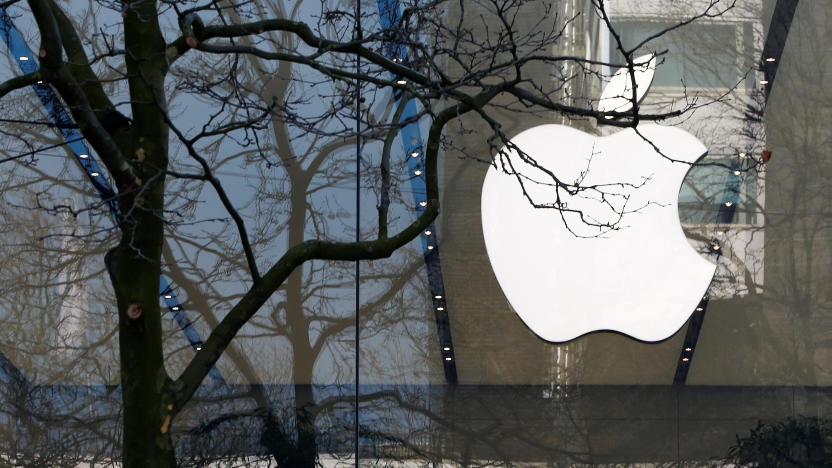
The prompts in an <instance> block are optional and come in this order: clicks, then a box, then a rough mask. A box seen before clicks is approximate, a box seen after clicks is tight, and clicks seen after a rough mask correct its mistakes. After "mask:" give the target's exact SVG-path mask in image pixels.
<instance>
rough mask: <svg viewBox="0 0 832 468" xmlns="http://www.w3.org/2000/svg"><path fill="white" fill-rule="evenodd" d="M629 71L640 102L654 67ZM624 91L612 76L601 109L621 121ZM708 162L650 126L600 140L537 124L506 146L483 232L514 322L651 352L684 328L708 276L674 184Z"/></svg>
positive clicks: (489, 179)
mask: <svg viewBox="0 0 832 468" xmlns="http://www.w3.org/2000/svg"><path fill="white" fill-rule="evenodd" d="M635 62H636V63H640V64H643V66H641V67H637V68H636V82H637V88H636V89H637V91H638V93H637V99H639V100H640V99H641V98H643V96H644V94H645V93H646V91H647V89H648V87H649V85H650V82H651V81H652V75H653V71H654V69H655V57H652V56H645V57H639V58H637V59H635ZM631 82H632V81H631V77H630V74H629V73H628V72H627V69H626V68H624V69H622V70H619V71H618V72H617V73H616V74H615V75H614V76H613V78H612V79H611V80H610V84H609V85H608V86H607V88H605V90H604V92H603V93H602V95H601V100H600V102H599V110H603V111H619V112H624V111H626V110H628V109H629V106H631V102H630V100H628V99H627V98H626V96H628V95H629V96H632V88H630V87H629V83H631ZM518 149H519V150H520V151H518ZM706 152H707V149H706V148H705V146H704V145H703V144H702V143H701V142H700V141H699V140H698V139H696V138H695V137H694V136H693V135H691V134H689V133H687V132H686V131H684V130H682V129H679V128H675V127H668V126H660V125H653V124H650V125H639V126H638V132H636V131H635V130H633V129H631V128H628V129H625V130H623V131H619V132H617V133H614V134H612V135H610V136H605V137H598V136H594V135H590V134H587V133H584V132H581V131H579V130H575V129H573V128H570V127H566V126H563V125H540V126H537V127H534V128H531V129H528V130H525V131H523V132H521V133H520V134H518V135H517V136H516V137H514V138H512V139H511V143H510V144H509V145H507V147H505V148H503V150H502V151H501V152H500V154H498V156H497V158H496V159H495V161H496V164H495V165H492V166H491V167H490V168H489V169H488V172H487V174H486V176H485V182H484V183H483V187H482V225H483V234H484V238H485V246H486V250H487V252H488V257H489V259H490V261H491V265H492V268H493V270H494V273H495V275H496V277H497V281H498V282H499V284H500V287H501V288H502V290H503V292H504V293H505V296H506V298H507V299H508V301H509V303H510V304H511V306H512V308H513V309H514V311H515V312H516V313H517V315H519V316H520V318H521V319H522V320H523V322H525V323H526V325H527V326H528V327H529V328H530V329H531V330H532V331H533V332H534V333H536V334H537V335H538V336H540V337H541V338H543V339H544V340H547V341H552V342H563V341H569V340H572V339H574V338H576V337H578V336H581V335H583V334H586V333H589V332H592V331H598V330H612V331H618V332H621V333H624V334H627V335H629V336H631V337H633V338H636V339H639V340H642V341H660V340H664V339H666V338H668V337H670V336H671V335H673V334H674V333H675V332H676V331H677V330H678V329H679V328H680V327H681V326H682V325H684V323H685V321H686V320H687V319H688V317H689V316H690V314H691V313H692V312H693V311H694V309H695V308H696V306H697V304H698V303H699V301H700V300H701V299H702V296H703V295H704V294H705V292H706V291H707V288H708V286H709V284H710V282H711V279H712V277H713V275H714V272H715V270H716V265H714V264H712V263H711V262H709V261H708V260H706V259H704V258H702V257H701V256H699V254H698V253H697V252H696V251H695V250H694V249H693V248H692V247H691V246H690V244H689V243H688V241H687V239H686V238H685V235H684V233H683V232H682V227H681V224H680V222H679V213H678V196H679V189H680V187H681V185H682V181H683V179H684V177H685V175H686V174H687V172H688V170H689V169H690V164H691V163H694V162H696V161H697V160H698V159H700V158H701V157H702V156H704V155H705V153H706ZM495 166H496V167H495ZM555 178H557V181H560V182H561V185H558V184H556V183H555Z"/></svg>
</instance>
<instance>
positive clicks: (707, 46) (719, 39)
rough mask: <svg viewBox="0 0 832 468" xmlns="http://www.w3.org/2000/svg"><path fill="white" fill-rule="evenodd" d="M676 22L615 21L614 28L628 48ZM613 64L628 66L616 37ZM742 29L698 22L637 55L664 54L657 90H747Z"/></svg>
mask: <svg viewBox="0 0 832 468" xmlns="http://www.w3.org/2000/svg"><path fill="white" fill-rule="evenodd" d="M675 24H676V23H671V22H657V21H646V20H632V21H629V20H625V21H616V22H615V23H614V26H615V28H616V31H617V32H618V34H619V36H620V37H621V42H622V44H623V45H624V47H625V48H626V49H628V50H629V49H630V48H632V47H635V46H636V45H638V44H639V43H640V42H641V41H643V40H644V39H645V38H648V37H651V36H653V35H656V34H658V33H660V32H661V31H664V30H665V29H667V28H671V27H673V26H674V25H675ZM609 41H610V44H609V50H610V61H611V62H613V63H619V64H620V63H625V60H624V57H623V55H622V54H621V52H620V51H619V49H618V46H617V43H616V40H615V37H613V36H612V34H610V35H609ZM743 43H744V41H743V28H742V27H741V25H740V24H736V23H725V22H721V23H719V24H715V23H696V24H690V25H687V26H684V27H682V28H678V29H675V30H673V31H671V32H669V33H667V34H664V35H662V36H661V37H658V38H655V39H652V40H650V41H649V42H648V43H647V44H645V45H643V46H642V47H641V48H639V49H638V50H637V51H636V52H635V53H634V56H639V55H641V54H646V53H650V52H654V53H655V52H663V51H667V53H665V54H663V55H662V56H661V58H660V60H661V62H660V65H659V66H658V67H657V68H656V76H655V78H654V80H653V86H654V87H682V86H685V87H693V88H734V87H740V88H744V87H747V86H750V84H751V83H747V80H744V79H743V75H744V74H745V70H744V68H746V67H745V66H744V65H745V64H744V63H743V61H744V60H743V56H744V54H743V53H742V51H743Z"/></svg>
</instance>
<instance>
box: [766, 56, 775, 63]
mask: <svg viewBox="0 0 832 468" xmlns="http://www.w3.org/2000/svg"><path fill="white" fill-rule="evenodd" d="M774 60H776V59H775V58H774V57H769V58H767V59H766V62H773V61H774Z"/></svg>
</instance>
